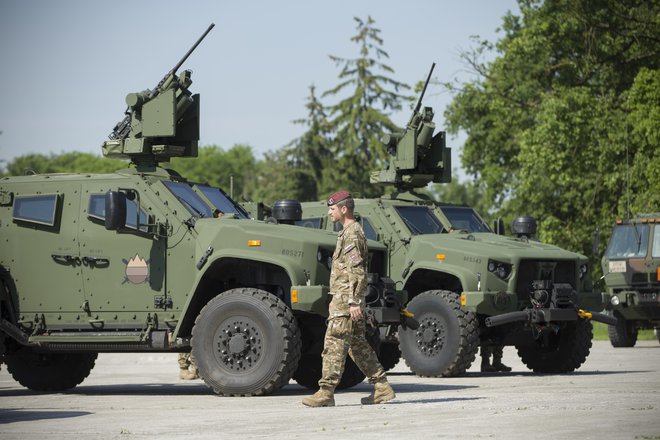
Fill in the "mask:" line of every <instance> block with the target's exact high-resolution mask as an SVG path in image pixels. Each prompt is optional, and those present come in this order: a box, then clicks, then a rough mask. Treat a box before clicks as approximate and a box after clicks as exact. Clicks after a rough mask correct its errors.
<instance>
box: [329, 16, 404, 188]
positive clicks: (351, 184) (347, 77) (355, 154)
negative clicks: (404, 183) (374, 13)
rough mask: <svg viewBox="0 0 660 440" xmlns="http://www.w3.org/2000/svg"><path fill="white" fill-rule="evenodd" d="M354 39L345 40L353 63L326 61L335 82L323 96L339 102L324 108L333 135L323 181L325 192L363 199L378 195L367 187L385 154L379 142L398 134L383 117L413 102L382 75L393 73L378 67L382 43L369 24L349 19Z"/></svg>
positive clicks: (399, 85)
mask: <svg viewBox="0 0 660 440" xmlns="http://www.w3.org/2000/svg"><path fill="white" fill-rule="evenodd" d="M354 19H355V21H356V23H357V26H356V28H357V34H356V35H355V36H353V37H352V38H351V41H353V42H355V43H356V44H357V45H358V46H359V48H360V52H359V56H358V57H357V58H350V59H348V58H341V57H337V56H330V59H331V60H332V61H334V62H335V64H336V65H338V66H341V67H342V68H341V72H340V74H339V79H340V80H341V82H340V83H339V84H338V85H337V86H336V87H334V88H332V89H330V90H327V91H326V92H324V93H323V95H322V97H328V96H336V97H339V98H340V100H339V102H337V103H336V104H334V105H331V106H329V107H328V110H329V112H330V114H329V116H330V118H331V119H330V128H331V129H332V131H333V133H334V139H333V143H332V153H333V156H334V162H333V167H332V168H331V169H330V171H329V172H328V173H327V175H326V176H325V182H324V186H325V187H326V188H333V189H339V188H347V189H350V190H351V191H353V192H355V193H357V194H359V195H361V196H365V197H369V196H375V195H379V194H380V192H381V189H380V188H378V187H375V186H374V185H371V184H370V183H369V174H370V172H371V171H372V170H375V169H377V168H379V167H381V166H382V165H383V164H384V163H385V162H386V161H387V159H388V153H387V151H386V150H385V147H384V146H383V145H382V144H381V142H380V139H381V138H382V136H383V135H384V134H385V133H389V132H392V131H396V130H398V127H397V126H396V125H395V124H394V123H393V122H392V121H391V120H390V118H389V115H390V114H391V113H392V112H394V111H397V110H401V108H402V103H403V102H406V101H411V100H412V99H413V98H412V97H410V96H405V95H403V94H401V93H400V92H401V91H404V90H408V89H410V86H408V85H406V84H404V83H401V82H398V81H396V80H394V79H392V78H391V77H389V76H388V75H392V74H394V70H393V69H392V68H391V67H390V66H388V65H386V64H385V63H383V62H382V60H384V59H387V58H389V55H388V54H387V52H385V51H384V50H383V48H382V46H383V39H382V38H381V37H380V29H378V28H376V27H375V26H374V24H375V21H374V20H373V19H372V18H371V17H368V18H367V20H366V21H365V20H361V19H359V18H357V17H355V18H354Z"/></svg>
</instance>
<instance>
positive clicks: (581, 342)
mask: <svg viewBox="0 0 660 440" xmlns="http://www.w3.org/2000/svg"><path fill="white" fill-rule="evenodd" d="M546 332H547V333H545V334H544V335H541V337H540V338H538V339H537V340H535V341H534V342H533V343H532V344H524V345H522V344H521V345H518V346H516V348H517V349H518V356H520V359H521V360H522V361H523V363H524V364H525V365H527V367H528V368H529V369H530V370H533V371H534V372H535V373H551V374H558V373H570V372H572V371H574V370H576V369H577V368H579V367H580V365H582V364H583V363H584V361H585V360H586V359H587V356H588V355H589V349H590V348H591V339H592V338H593V327H592V325H591V321H588V320H586V319H578V320H577V321H575V322H566V323H564V324H562V326H561V327H560V328H559V331H556V330H554V329H548V330H546Z"/></svg>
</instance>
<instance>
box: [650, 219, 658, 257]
mask: <svg viewBox="0 0 660 440" xmlns="http://www.w3.org/2000/svg"><path fill="white" fill-rule="evenodd" d="M651 257H653V258H660V226H658V224H657V223H656V225H655V228H653V247H652V248H651Z"/></svg>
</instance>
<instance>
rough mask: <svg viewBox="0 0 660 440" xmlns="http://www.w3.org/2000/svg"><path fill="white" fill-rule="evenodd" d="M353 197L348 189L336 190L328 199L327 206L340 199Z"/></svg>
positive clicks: (334, 203)
mask: <svg viewBox="0 0 660 440" xmlns="http://www.w3.org/2000/svg"><path fill="white" fill-rule="evenodd" d="M351 197H353V196H352V195H351V193H349V192H348V191H337V192H336V193H334V194H333V195H331V196H330V198H329V199H328V206H332V205H336V204H337V203H339V202H341V201H342V200H346V199H350V198H351Z"/></svg>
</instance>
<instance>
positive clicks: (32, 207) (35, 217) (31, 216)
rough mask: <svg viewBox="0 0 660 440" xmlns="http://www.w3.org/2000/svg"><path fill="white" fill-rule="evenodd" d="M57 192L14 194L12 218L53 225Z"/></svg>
mask: <svg viewBox="0 0 660 440" xmlns="http://www.w3.org/2000/svg"><path fill="white" fill-rule="evenodd" d="M57 200H58V196H57V194H48V195H34V196H16V200H15V201H14V210H13V212H12V216H13V218H14V220H19V221H24V222H32V223H39V224H41V225H47V226H55V212H56V210H57Z"/></svg>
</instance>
